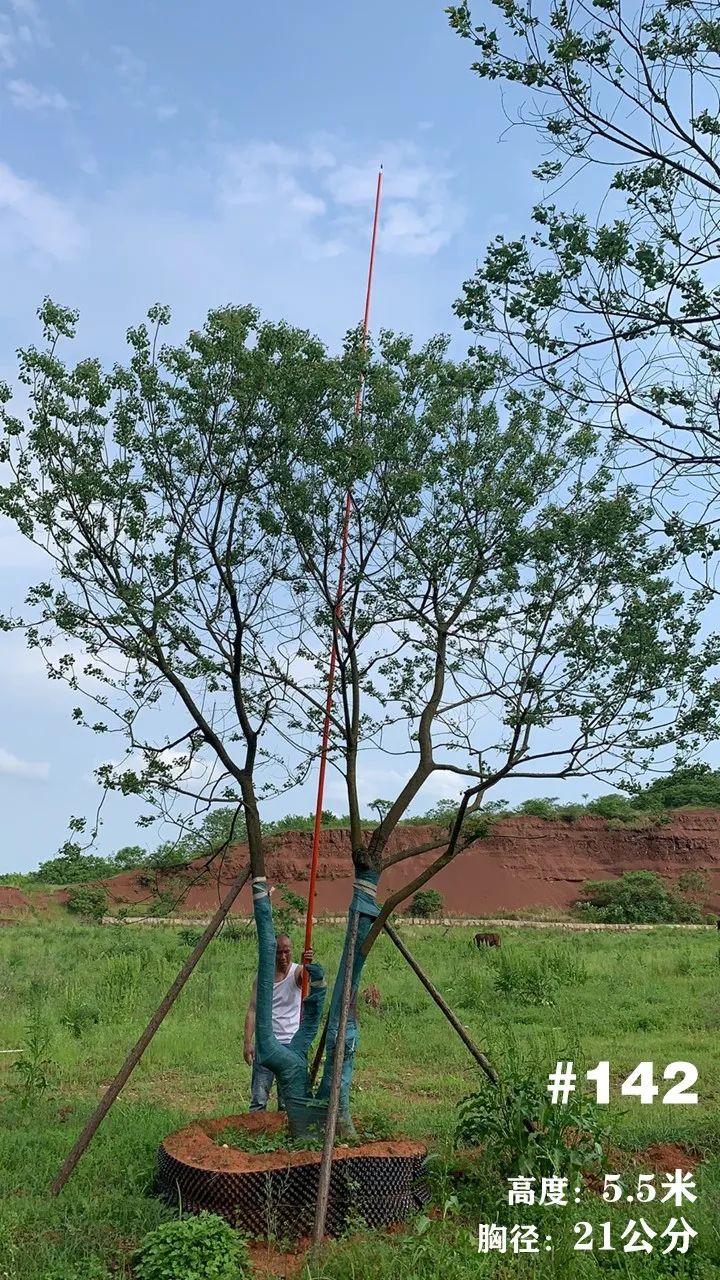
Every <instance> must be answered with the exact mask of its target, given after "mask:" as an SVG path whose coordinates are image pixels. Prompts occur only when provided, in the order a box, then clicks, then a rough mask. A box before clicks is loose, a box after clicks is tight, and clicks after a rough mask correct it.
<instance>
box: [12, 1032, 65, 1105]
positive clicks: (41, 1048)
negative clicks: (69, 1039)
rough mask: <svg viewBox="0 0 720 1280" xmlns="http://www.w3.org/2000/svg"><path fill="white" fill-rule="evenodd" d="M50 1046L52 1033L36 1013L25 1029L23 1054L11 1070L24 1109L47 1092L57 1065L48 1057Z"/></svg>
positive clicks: (15, 1088) (15, 1090) (16, 1091)
mask: <svg viewBox="0 0 720 1280" xmlns="http://www.w3.org/2000/svg"><path fill="white" fill-rule="evenodd" d="M50 1044H51V1037H50V1032H49V1031H48V1029H47V1027H46V1026H44V1024H43V1022H42V1019H41V1017H40V1015H39V1013H36V1014H34V1015H33V1017H32V1018H31V1020H30V1022H28V1024H27V1026H26V1028H25V1039H24V1041H23V1043H22V1053H21V1055H20V1057H19V1058H17V1060H16V1061H15V1062H14V1063H13V1064H12V1068H11V1070H12V1072H13V1076H14V1077H15V1080H16V1081H17V1083H16V1085H15V1087H14V1092H15V1093H17V1094H18V1096H19V1099H20V1105H21V1106H22V1107H23V1108H26V1107H29V1106H30V1105H31V1104H32V1103H33V1102H35V1101H38V1100H39V1099H40V1098H42V1096H43V1094H45V1093H46V1091H47V1088H48V1083H49V1082H48V1076H49V1074H50V1071H51V1069H52V1068H53V1067H54V1065H55V1064H54V1063H53V1062H52V1060H51V1059H50V1057H49V1056H48V1050H49V1048H50Z"/></svg>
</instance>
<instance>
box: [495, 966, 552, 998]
mask: <svg viewBox="0 0 720 1280" xmlns="http://www.w3.org/2000/svg"><path fill="white" fill-rule="evenodd" d="M493 981H494V984H495V990H496V991H497V993H498V995H501V996H505V997H506V998H507V999H510V1000H517V1001H518V1002H519V1003H520V1004H536V1005H552V1004H554V1003H555V992H556V990H557V988H558V985H559V983H558V978H557V975H556V974H555V973H554V972H553V970H552V967H551V966H550V965H549V964H548V962H547V959H546V958H545V957H541V958H540V959H536V958H535V957H534V956H523V955H515V956H512V957H510V956H507V955H501V956H500V957H499V960H498V966H497V969H496V970H495V973H494V975H493Z"/></svg>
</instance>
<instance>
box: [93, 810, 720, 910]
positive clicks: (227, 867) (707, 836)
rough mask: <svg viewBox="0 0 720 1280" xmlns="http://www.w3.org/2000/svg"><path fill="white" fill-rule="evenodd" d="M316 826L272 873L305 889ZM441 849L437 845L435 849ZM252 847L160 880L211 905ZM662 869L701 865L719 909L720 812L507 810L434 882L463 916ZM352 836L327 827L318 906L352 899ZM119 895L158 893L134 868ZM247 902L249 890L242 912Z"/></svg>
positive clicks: (395, 845)
mask: <svg viewBox="0 0 720 1280" xmlns="http://www.w3.org/2000/svg"><path fill="white" fill-rule="evenodd" d="M444 835H445V833H444V832H443V831H441V830H438V829H437V828H433V827H403V828H401V829H400V830H399V831H397V832H396V833H395V836H394V837H393V839H392V841H391V843H390V846H389V852H390V853H394V852H399V851H400V850H401V849H411V848H413V847H414V846H416V845H420V844H425V843H427V842H428V841H429V840H431V839H433V838H437V839H438V840H442V838H443V836H444ZM311 845H312V836H311V833H310V832H290V833H288V834H286V835H284V836H283V837H282V840H281V841H279V840H277V841H273V844H272V848H271V851H270V853H269V856H268V859H267V870H268V877H269V879H270V880H271V881H274V882H275V883H276V884H277V883H284V884H286V885H287V886H288V887H289V888H290V889H292V890H293V891H294V892H296V893H299V894H303V895H306V894H307V880H308V874H309V868H310V851H311ZM438 852H439V850H438ZM436 856H437V853H436V854H432V853H425V854H421V855H418V856H416V857H413V858H409V859H407V861H404V862H401V863H399V864H397V865H396V866H394V867H391V868H390V869H389V870H388V871H387V872H386V873H385V875H384V876H383V878H382V881H381V895H380V896H381V897H382V896H383V893H384V894H387V893H388V892H389V890H391V889H395V888H397V887H399V886H400V885H402V884H405V883H406V882H407V881H408V880H410V879H412V877H413V875H416V874H417V873H418V871H419V870H420V869H421V868H423V867H426V866H427V865H428V863H429V862H431V861H432V859H433V857H436ZM245 861H246V849H245V847H244V846H242V845H239V846H236V847H235V848H234V849H233V850H232V851H231V853H230V854H229V855H228V856H227V857H226V858H225V861H224V864H223V865H222V867H220V866H216V865H215V864H213V865H211V866H210V867H209V868H207V869H204V870H203V864H201V863H199V862H197V863H195V864H191V865H189V866H187V867H185V868H183V869H182V870H181V872H179V873H177V872H176V873H172V875H163V876H161V877H159V879H158V886H157V887H158V888H160V889H162V888H168V889H170V890H171V891H173V888H174V887H175V888H177V889H178V890H179V889H180V886H181V884H182V885H183V886H184V887H185V888H186V889H187V897H186V899H185V903H184V907H183V909H184V910H185V911H191V912H208V911H210V910H212V909H213V908H214V907H215V906H216V905H217V902H218V900H219V897H221V896H222V894H223V892H224V891H225V889H226V888H227V886H228V884H229V883H230V881H231V880H232V879H233V877H234V876H235V875H236V874H237V871H238V870H239V869H240V868H241V867H242V866H243V865H244V864H245ZM638 870H648V871H657V872H658V873H659V874H660V875H662V876H665V877H668V878H669V879H671V880H674V879H676V878H677V876H679V875H680V874H681V873H682V872H683V871H688V870H697V871H701V872H703V873H704V875H705V876H706V878H707V884H708V892H707V896H706V902H705V906H706V908H707V910H711V911H718V910H720V811H716V810H700V811H697V812H687V813H679V814H677V815H675V816H674V817H673V818H672V820H671V821H670V822H669V823H667V824H664V825H660V826H655V827H642V828H627V827H622V828H619V829H609V828H608V824H607V822H606V821H605V820H603V819H601V818H578V819H577V820H576V821H575V822H546V821H544V820H542V819H539V818H508V819H504V820H503V821H502V822H500V823H498V825H497V826H496V827H495V829H494V830H493V833H492V835H491V836H490V837H489V838H488V839H486V840H479V841H476V842H475V843H474V844H473V845H471V846H470V848H469V849H467V850H466V851H465V852H464V853H462V854H460V855H459V856H458V857H457V858H456V859H455V861H454V862H453V863H451V865H450V866H448V867H446V868H445V869H444V870H443V871H441V872H440V873H439V875H438V876H437V877H435V879H434V880H433V882H432V883H433V888H437V889H438V890H439V892H440V893H442V895H443V898H444V900H445V906H446V909H447V910H448V911H450V912H453V913H456V914H461V915H482V914H487V913H489V912H492V911H497V910H517V909H519V908H522V907H528V906H536V905H547V906H556V907H567V906H569V905H570V904H571V903H572V902H573V901H574V900H575V899H576V898H577V897H578V894H579V891H580V888H581V886H582V884H583V882H584V881H585V880H598V879H606V878H610V877H612V876H619V875H621V874H622V873H623V872H624V871H638ZM351 875H352V863H351V860H350V844H349V840H348V833H347V832H346V831H344V830H327V831H324V832H323V833H322V844H321V851H320V865H319V878H318V893H317V910H318V911H319V912H324V911H338V910H340V911H342V910H345V909H346V908H347V905H348V902H349V898H350V884H349V879H350V877H351ZM108 888H109V890H110V894H111V897H112V899H114V901H116V902H120V901H125V902H129V903H131V902H137V901H140V900H142V899H146V898H148V897H152V896H153V895H154V893H155V892H156V889H155V888H154V887H148V886H147V885H143V884H142V882H141V876H140V874H139V873H137V872H128V873H126V874H124V875H121V876H116V877H115V878H114V879H113V880H111V881H110V882H109V884H108ZM249 909H250V895H249V892H248V890H247V889H246V890H243V893H242V894H241V896H240V899H239V900H238V902H237V904H236V910H238V911H239V912H241V913H243V914H245V913H247V912H248V911H249Z"/></svg>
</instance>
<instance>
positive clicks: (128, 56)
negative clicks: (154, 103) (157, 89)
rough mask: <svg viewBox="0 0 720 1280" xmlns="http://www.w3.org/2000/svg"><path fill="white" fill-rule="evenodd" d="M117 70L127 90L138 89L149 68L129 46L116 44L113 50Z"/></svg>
mask: <svg viewBox="0 0 720 1280" xmlns="http://www.w3.org/2000/svg"><path fill="white" fill-rule="evenodd" d="M112 52H113V56H114V58H115V70H116V71H117V74H118V76H119V77H120V79H121V80H122V81H123V84H124V85H125V87H126V89H131V90H134V89H137V88H138V87H139V86H140V85H141V84H142V82H143V81H144V79H145V73H146V70H147V66H146V64H145V62H144V61H143V59H142V58H139V57H138V55H137V54H136V53H133V50H132V49H129V48H128V47H127V45H124V44H116V45H113V48H112Z"/></svg>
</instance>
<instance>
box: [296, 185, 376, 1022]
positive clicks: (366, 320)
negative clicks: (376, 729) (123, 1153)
mask: <svg viewBox="0 0 720 1280" xmlns="http://www.w3.org/2000/svg"><path fill="white" fill-rule="evenodd" d="M382 180H383V170H382V165H381V166H380V169H379V171H378V176H377V186H376V188H375V213H374V215H373V225H372V238H371V240H370V263H369V266H368V277H367V288H366V290H365V314H364V316H363V336H362V345H363V350H365V346H366V343H367V336H368V329H369V325H370V299H371V297H372V281H373V270H374V267H375V247H376V244H377V232H378V221H379V218H380V197H381V194H382ZM364 390H365V379H364V378H363V377H362V376H361V378H360V382H359V384H358V389H357V395H356V397H355V417H356V418H359V417H360V414H361V413H362V405H363V393H364ZM351 510H352V494H351V492H350V490H348V492H347V494H346V497H345V515H344V519H343V527H342V537H341V540H340V569H339V572H338V585H337V592H336V594H335V608H334V611H333V633H332V640H331V643H330V667H329V670H328V687H327V699H326V701H325V719H324V721H323V732H322V745H321V747H320V773H319V775H318V789H317V801H316V805H315V826H314V828H313V842H312V856H311V861H310V885H309V888H308V909H307V918H306V920H305V950H306V951H307V950H308V948H309V947H310V946H311V944H312V926H313V909H314V907H315V887H316V883H317V869H318V856H319V853H320V824H321V821H322V806H323V797H324V795H325V773H326V771H327V755H328V743H329V740H330V717H331V714H332V702H333V688H334V685H335V667H336V663H337V645H336V637H337V623H338V619H339V618H340V611H341V608H342V593H343V587H344V585H345V565H346V562H347V548H348V536H349V533H350V512H351ZM307 989H308V975H307V971H305V972H304V973H303V999H304V998H305V996H306V995H307Z"/></svg>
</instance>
